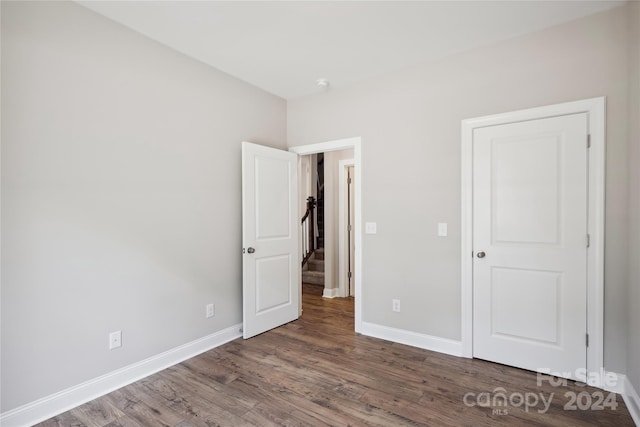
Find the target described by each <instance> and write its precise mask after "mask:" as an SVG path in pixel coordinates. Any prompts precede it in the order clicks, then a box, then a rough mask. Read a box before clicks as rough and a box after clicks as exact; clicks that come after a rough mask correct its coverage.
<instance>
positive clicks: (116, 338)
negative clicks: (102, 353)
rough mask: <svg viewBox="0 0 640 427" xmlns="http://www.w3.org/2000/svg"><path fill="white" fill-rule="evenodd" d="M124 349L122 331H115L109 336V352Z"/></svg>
mask: <svg viewBox="0 0 640 427" xmlns="http://www.w3.org/2000/svg"><path fill="white" fill-rule="evenodd" d="M118 347H122V331H115V332H111V333H110V334H109V350H113V349H114V348H118Z"/></svg>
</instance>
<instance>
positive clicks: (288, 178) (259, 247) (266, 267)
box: [242, 142, 300, 339]
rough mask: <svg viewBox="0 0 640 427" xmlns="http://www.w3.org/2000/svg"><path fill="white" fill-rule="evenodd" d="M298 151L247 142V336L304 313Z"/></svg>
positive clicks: (244, 163) (244, 208)
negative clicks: (301, 311) (301, 276)
mask: <svg viewBox="0 0 640 427" xmlns="http://www.w3.org/2000/svg"><path fill="white" fill-rule="evenodd" d="M297 200H298V156H297V154H295V153H290V152H288V151H282V150H277V149H275V148H269V147H264V146H261V145H256V144H251V143H249V142H243V143H242V252H243V255H242V256H243V258H242V304H243V307H242V313H243V314H242V322H243V337H244V338H245V339H247V338H251V337H252V336H255V335H258V334H261V333H262V332H265V331H268V330H270V329H273V328H275V327H278V326H280V325H283V324H285V323H288V322H290V321H292V320H295V319H297V318H298V315H299V313H300V294H299V287H300V260H299V253H298V250H299V247H298V246H299V242H298V222H299V221H298V202H297Z"/></svg>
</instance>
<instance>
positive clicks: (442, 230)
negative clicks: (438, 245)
mask: <svg viewBox="0 0 640 427" xmlns="http://www.w3.org/2000/svg"><path fill="white" fill-rule="evenodd" d="M438 236H440V237H447V223H446V222H439V223H438Z"/></svg>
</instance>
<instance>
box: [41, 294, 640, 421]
mask: <svg viewBox="0 0 640 427" xmlns="http://www.w3.org/2000/svg"><path fill="white" fill-rule="evenodd" d="M303 309H304V313H303V316H302V317H301V318H300V319H299V320H297V321H295V322H291V323H289V324H287V325H285V326H282V327H280V328H277V329H275V330H272V331H269V332H266V333H264V334H262V335H260V336H258V337H255V338H252V339H250V340H246V341H245V340H242V339H237V340H235V341H232V342H230V343H228V344H225V345H223V346H221V347H218V348H216V349H214V350H211V351H208V352H206V353H203V354H201V355H199V356H197V357H194V358H192V359H189V360H187V361H185V362H183V363H180V364H178V365H175V366H173V367H171V368H169V369H166V370H164V371H161V372H159V373H157V374H154V375H151V376H149V377H147V378H145V379H143V380H140V381H138V382H136V383H133V384H131V385H129V386H126V387H123V388H121V389H119V390H117V391H114V392H113V393H110V394H108V395H106V396H103V397H100V398H98V399H96V400H93V401H91V402H89V403H86V404H84V405H82V406H79V407H77V408H75V409H73V410H71V411H69V412H66V413H63V414H61V415H59V416H57V417H55V418H52V419H49V420H47V421H45V422H43V423H41V424H39V426H43V427H50V426H77V427H82V426H87V427H105V426H108V427H139V426H171V427H191V426H322V425H332V426H363V425H379V426H404V425H411V426H423V425H427V426H463V425H464V426H506V425H509V426H511V425H528V426H633V421H632V419H631V417H630V415H629V412H628V411H627V409H626V407H625V405H624V402H623V400H622V398H621V397H619V396H615V395H614V396H615V399H616V403H617V405H618V406H617V409H615V410H611V409H604V410H579V409H578V410H565V408H564V407H565V405H566V404H567V403H571V402H570V398H571V393H574V394H575V395H576V396H577V395H578V394H579V393H582V395H581V396H582V400H581V401H578V402H577V403H578V404H580V405H582V406H584V405H586V404H587V403H589V405H587V406H588V407H591V406H592V404H593V403H596V400H599V399H598V398H599V396H600V395H599V393H603V392H602V391H601V390H598V389H594V388H590V387H582V386H579V385H576V384H574V383H571V382H570V384H569V385H567V386H565V387H553V386H551V385H550V384H549V382H548V381H545V382H543V383H542V385H538V384H537V382H536V374H534V373H532V372H528V371H523V370H520V369H516V368H511V367H507V366H503V365H498V364H494V363H489V362H485V361H481V360H475V359H472V360H470V359H463V358H458V357H453V356H447V355H443V354H439V353H434V352H430V351H426V350H421V349H417V348H413V347H408V346H404V345H401V344H395V343H390V342H387V341H383V340H379V339H375V338H369V337H365V336H360V335H356V334H355V333H354V332H353V329H354V319H353V299H352V298H343V299H340V298H336V299H332V300H327V299H324V298H322V296H321V287H318V286H313V285H304V292H303ZM497 388H502V389H503V390H502V389H498V390H496V389H497ZM501 391H502V392H503V393H504V394H505V396H506V397H507V399H508V400H507V402H506V406H498V403H502V402H503V401H502V400H500V399H499V396H497V394H498V393H500V392H501ZM482 393H487V394H482ZM565 393H568V394H567V395H566V396H565ZM607 394H608V393H603V397H607ZM465 395H466V396H467V397H466V402H467V403H468V405H466V404H465ZM496 396H497V397H498V398H496V399H494V397H496ZM534 396H535V397H536V398H537V399H539V401H538V403H537V405H533V403H534ZM487 397H488V398H489V400H488V401H487V400H486V398H487ZM520 397H522V398H523V399H528V400H529V403H530V404H531V405H530V406H529V408H527V407H525V405H523V404H522V400H521V398H520ZM587 397H588V398H589V402H587ZM542 398H544V399H545V401H546V402H550V404H549V407H548V410H546V411H545V405H544V404H543V403H542V401H541V399H542ZM494 400H495V403H496V405H495V406H490V405H489V406H487V405H486V404H485V402H488V403H490V402H492V401H494ZM478 402H479V403H480V404H482V405H485V406H479V405H478V404H477V403H478ZM609 403H611V402H609ZM471 405H474V406H471Z"/></svg>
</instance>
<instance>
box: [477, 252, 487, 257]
mask: <svg viewBox="0 0 640 427" xmlns="http://www.w3.org/2000/svg"><path fill="white" fill-rule="evenodd" d="M486 255H487V254H485V253H484V252H478V258H484V257H485V256H486Z"/></svg>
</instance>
